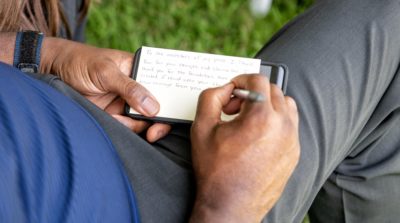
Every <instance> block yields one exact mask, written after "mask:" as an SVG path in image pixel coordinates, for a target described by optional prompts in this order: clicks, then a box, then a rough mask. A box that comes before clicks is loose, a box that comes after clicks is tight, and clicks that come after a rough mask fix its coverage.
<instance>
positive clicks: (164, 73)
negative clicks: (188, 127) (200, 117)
mask: <svg viewBox="0 0 400 223" xmlns="http://www.w3.org/2000/svg"><path fill="white" fill-rule="evenodd" d="M253 73H264V74H265V75H267V76H268V77H269V78H270V80H271V81H275V83H276V84H278V85H279V86H280V87H281V88H282V89H284V87H285V84H286V78H287V77H286V76H287V69H286V68H285V67H284V66H282V65H277V64H270V63H265V62H263V63H262V61H261V60H260V59H250V58H241V57H232V56H223V55H215V54H206V53H196V52H188V51H179V50H170V49H160V48H151V47H142V48H141V49H140V50H138V52H137V53H136V55H135V64H134V69H133V78H134V79H135V80H136V81H137V82H138V83H140V84H141V85H143V86H144V87H145V88H146V89H147V90H149V91H150V92H151V93H152V94H153V95H154V96H155V98H156V99H157V100H158V102H159V103H160V111H159V113H158V114H157V116H156V117H154V118H151V119H153V120H155V121H163V122H187V123H190V122H191V121H193V119H194V117H195V114H196V106H197V100H198V96H199V95H200V93H201V92H202V91H203V90H205V89H207V88H211V87H218V86H221V85H224V84H226V83H228V82H229V81H230V80H231V79H232V78H233V77H235V76H237V75H239V74H253ZM272 74H273V75H272ZM126 113H127V114H128V115H130V116H132V117H134V118H144V119H148V118H146V117H144V116H141V115H140V114H138V113H137V112H136V111H134V110H133V109H132V108H130V107H129V106H127V107H126Z"/></svg>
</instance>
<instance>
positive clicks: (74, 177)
mask: <svg viewBox="0 0 400 223" xmlns="http://www.w3.org/2000/svg"><path fill="white" fill-rule="evenodd" d="M0 154H1V157H0V197H1V199H0V219H1V220H2V222H61V221H63V222H93V221H98V219H101V220H102V221H106V222H112V221H117V222H128V221H129V222H137V214H136V213H137V211H136V205H135V201H134V199H133V193H132V190H131V188H130V184H129V182H128V180H127V177H126V176H125V174H124V172H123V169H122V166H121V163H120V160H119V159H118V156H117V154H116V153H115V150H114V148H113V147H112V144H111V142H110V140H109V139H108V138H107V137H106V135H105V133H104V131H103V130H102V129H101V128H100V126H99V125H98V124H97V122H95V121H94V119H93V118H92V117H91V116H90V115H88V113H87V112H86V111H84V110H83V109H82V108H81V107H79V106H77V104H76V103H74V102H72V101H71V100H69V99H68V98H67V97H65V96H63V95H61V94H60V93H59V92H57V91H55V90H54V89H52V88H50V87H49V86H47V85H45V84H43V83H40V82H39V81H37V80H34V79H32V78H30V77H28V76H26V75H25V74H23V73H21V72H20V71H18V70H16V69H14V68H12V67H10V66H7V65H4V64H2V63H0ZM105 205H106V206H107V207H106V206H105Z"/></svg>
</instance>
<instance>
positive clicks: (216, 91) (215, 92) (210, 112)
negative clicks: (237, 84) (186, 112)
mask: <svg viewBox="0 0 400 223" xmlns="http://www.w3.org/2000/svg"><path fill="white" fill-rule="evenodd" d="M233 87H234V85H233V84H232V83H229V84H226V85H224V86H222V87H217V88H210V89H207V90H205V91H203V92H202V93H201V94H200V96H199V101H198V104H197V111H196V117H195V120H194V123H198V124H201V125H202V126H214V125H215V124H216V123H218V122H220V121H221V112H222V108H223V107H224V106H225V105H226V104H228V102H229V100H230V99H231V95H232V91H233Z"/></svg>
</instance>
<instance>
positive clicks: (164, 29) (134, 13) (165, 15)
mask: <svg viewBox="0 0 400 223" xmlns="http://www.w3.org/2000/svg"><path fill="white" fill-rule="evenodd" d="M311 3H312V0H274V2H273V5H272V8H271V10H270V12H269V14H268V15H267V16H266V17H265V18H256V17H254V16H252V15H251V13H250V10H249V2H248V1H247V0H186V1H185V0H175V1H171V0H170V1H162V0H161V1H160V0H101V1H99V0H98V1H95V3H94V4H93V5H92V7H91V10H90V13H89V18H90V19H89V23H88V30H87V39H88V42H89V43H91V44H94V45H97V46H101V47H110V48H115V49H122V50H126V51H131V52H134V51H135V50H136V49H137V48H139V47H140V46H142V45H146V46H155V47H163V48H174V49H181V50H192V51H200V52H210V53H220V54H226V55H237V56H253V55H254V54H255V53H256V52H257V51H258V50H259V49H260V48H261V47H262V46H263V45H264V44H265V43H266V42H267V41H268V39H270V38H271V36H272V35H273V34H274V33H275V32H276V31H277V30H278V29H279V28H281V27H282V26H283V25H284V24H285V23H287V22H288V21H289V20H290V19H292V18H293V17H295V16H296V15H298V14H299V13H300V12H302V11H304V10H305V9H306V8H307V7H308V6H310V5H311Z"/></svg>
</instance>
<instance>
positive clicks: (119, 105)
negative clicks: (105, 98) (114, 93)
mask: <svg viewBox="0 0 400 223" xmlns="http://www.w3.org/2000/svg"><path fill="white" fill-rule="evenodd" d="M125 103H126V102H125V101H124V100H123V99H122V98H120V97H117V98H115V99H114V101H112V102H111V103H110V104H109V105H108V106H107V107H106V108H105V109H104V111H106V112H107V113H108V114H123V113H124V108H125Z"/></svg>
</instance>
